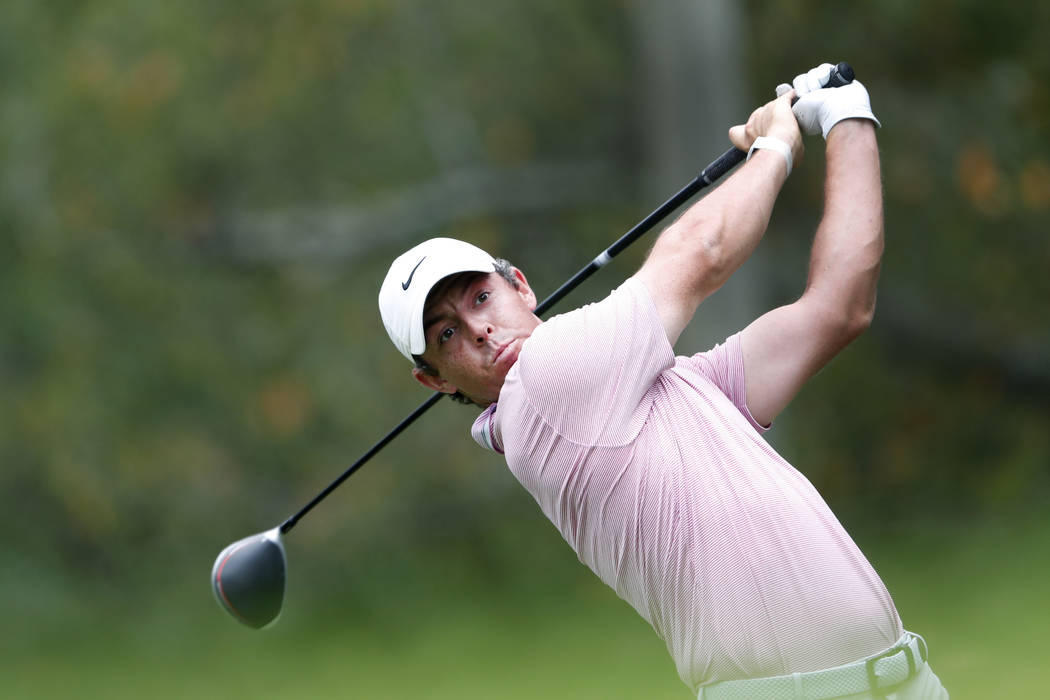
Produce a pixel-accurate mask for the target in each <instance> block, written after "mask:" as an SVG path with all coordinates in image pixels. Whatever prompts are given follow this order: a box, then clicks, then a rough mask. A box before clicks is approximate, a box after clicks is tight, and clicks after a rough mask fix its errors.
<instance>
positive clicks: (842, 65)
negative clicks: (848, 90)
mask: <svg viewBox="0 0 1050 700" xmlns="http://www.w3.org/2000/svg"><path fill="white" fill-rule="evenodd" d="M855 77H856V76H855V75H854V74H853V66H851V65H850V64H848V63H846V62H845V61H839V62H838V64H837V65H835V66H832V68H831V74H830V75H829V76H828V83H827V85H825V86H824V87H829V88H836V87H842V86H843V85H849V84H850V83H852V82H853V79H854V78H855ZM796 102H798V97H797V96H796V97H795V98H794V99H792V100H791V104H795V103H796Z"/></svg>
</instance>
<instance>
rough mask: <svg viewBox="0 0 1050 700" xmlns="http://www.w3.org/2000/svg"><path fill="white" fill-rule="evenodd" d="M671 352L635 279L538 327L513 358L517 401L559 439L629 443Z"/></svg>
mask: <svg viewBox="0 0 1050 700" xmlns="http://www.w3.org/2000/svg"><path fill="white" fill-rule="evenodd" d="M674 361H675V359H674V353H673V352H672V349H671V345H670V343H669V342H668V340H667V335H666V334H665V332H664V328H663V325H662V324H661V322H660V318H659V315H658V313H657V310H656V306H655V305H654V304H653V301H652V298H651V297H650V296H649V291H648V289H646V287H645V285H644V284H642V282H641V281H639V280H636V279H633V278H632V279H629V280H627V281H626V282H625V283H624V284H623V285H621V286H620V287H619V288H618V289H616V290H615V291H613V292H612V293H611V294H610V295H609V296H608V297H606V298H605V299H603V300H602V301H600V302H597V303H594V304H588V305H587V306H584V307H581V308H579V309H576V310H574V311H570V312H568V313H565V314H562V315H559V316H555V317H553V318H551V319H549V320H548V321H546V322H544V323H543V324H542V325H540V326H539V327H538V328H537V329H536V330H535V331H534V332H533V334H532V336H531V337H530V338H529V340H528V341H526V344H525V346H524V347H523V348H522V353H521V355H520V357H519V358H518V371H519V376H520V380H521V382H522V388H523V390H524V393H525V398H526V400H528V401H529V402H530V403H531V404H532V408H533V409H534V410H535V411H536V412H537V413H538V414H539V415H540V416H541V417H542V418H543V419H544V420H545V421H546V422H547V423H548V424H549V425H551V426H552V427H553V428H554V429H555V430H556V431H557V432H558V433H559V434H560V435H561V436H563V437H565V438H567V439H569V440H572V441H574V442H579V443H585V444H590V445H594V446H609V447H613V446H620V445H625V444H627V443H629V442H630V441H631V440H633V439H634V438H635V437H636V436H637V434H638V432H639V431H640V430H641V428H642V426H643V425H644V423H645V419H646V417H647V415H648V413H649V409H650V407H651V405H652V400H653V396H652V393H653V392H652V388H653V385H654V383H655V382H656V381H657V378H658V377H659V375H660V373H661V372H663V371H665V370H667V369H669V368H670V367H673V366H674Z"/></svg>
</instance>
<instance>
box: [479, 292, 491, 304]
mask: <svg viewBox="0 0 1050 700" xmlns="http://www.w3.org/2000/svg"><path fill="white" fill-rule="evenodd" d="M488 298H489V293H488V292H482V293H481V294H479V295H478V302H477V303H479V304H483V303H485V302H486V301H488Z"/></svg>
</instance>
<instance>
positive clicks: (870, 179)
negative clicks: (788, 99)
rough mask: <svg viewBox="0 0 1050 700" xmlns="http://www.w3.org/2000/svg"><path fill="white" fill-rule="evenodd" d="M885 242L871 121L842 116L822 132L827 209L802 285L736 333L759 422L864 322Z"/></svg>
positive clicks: (750, 400) (769, 418) (861, 328)
mask: <svg viewBox="0 0 1050 700" xmlns="http://www.w3.org/2000/svg"><path fill="white" fill-rule="evenodd" d="M836 89H837V88H836ZM882 250H883V220H882V182H881V176H880V170H879V153H878V146H877V144H876V140H875V126H874V124H873V123H872V122H871V121H868V120H866V119H846V120H845V121H841V122H839V123H837V124H836V125H835V126H834V127H833V128H832V129H831V131H830V132H829V133H828V134H827V174H826V181H825V195H824V216H823V218H822V219H821V222H820V225H819V226H818V228H817V233H816V237H815V239H814V241H813V249H812V253H811V255H810V264H809V278H808V280H807V283H806V290H805V292H804V293H803V295H802V297H801V298H800V299H799V300H798V301H796V302H795V303H793V304H790V305H788V306H783V307H780V308H778V309H774V310H773V311H770V312H769V313H767V314H765V315H763V316H761V317H760V318H759V319H757V320H756V321H754V322H753V323H752V324H751V325H749V326H748V327H747V328H746V329H744V331H743V334H742V336H741V346H742V350H743V354H744V373H745V377H746V382H747V385H746V386H747V406H748V409H749V410H750V411H751V415H752V416H754V418H755V420H757V421H758V422H759V423H760V424H762V425H768V424H769V423H771V422H772V421H773V418H774V417H775V416H776V415H777V414H779V413H780V411H781V410H782V409H783V408H784V407H785V406H787V404H788V403H789V402H790V401H791V399H792V398H794V396H795V394H797V393H798V391H799V389H801V387H802V385H803V384H804V383H805V382H806V381H807V380H808V379H809V378H810V377H812V376H813V375H814V374H816V372H817V371H818V370H819V369H820V368H821V367H823V366H824V365H825V364H827V363H828V362H829V361H830V360H831V358H832V357H834V356H835V354H837V353H838V352H839V351H840V350H842V348H844V347H845V346H846V345H847V344H849V343H850V342H851V341H852V340H853V339H854V338H856V337H857V336H858V335H860V333H862V332H863V331H864V330H865V329H866V328H867V327H868V325H869V323H870V322H871V318H872V315H873V314H874V311H875V290H876V284H877V281H878V274H879V262H880V259H881V257H882Z"/></svg>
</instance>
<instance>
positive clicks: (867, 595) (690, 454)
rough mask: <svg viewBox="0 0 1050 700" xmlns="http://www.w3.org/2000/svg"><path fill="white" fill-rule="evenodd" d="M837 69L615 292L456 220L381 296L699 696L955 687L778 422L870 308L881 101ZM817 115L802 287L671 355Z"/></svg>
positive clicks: (877, 247)
mask: <svg viewBox="0 0 1050 700" xmlns="http://www.w3.org/2000/svg"><path fill="white" fill-rule="evenodd" d="M830 70H831V66H830V64H824V65H822V66H819V67H817V68H815V69H813V70H812V71H809V72H808V73H804V74H802V75H799V76H798V77H796V78H795V80H794V85H793V89H792V86H788V85H782V86H780V87H778V89H777V93H778V94H779V95H780V97H778V98H777V99H776V100H774V101H772V102H770V103H768V104H766V105H764V106H763V107H760V108H759V109H757V110H755V112H754V113H753V114H752V115H751V116H750V118H749V119H748V121H747V123H746V124H745V125H741V126H734V127H733V128H732V129H730V131H729V137H730V140H731V141H732V143H733V145H735V146H736V147H737V148H740V149H741V150H745V151H749V157H748V160H747V162H746V163H744V164H743V165H742V166H741V167H740V168H739V169H738V170H737V171H736V172H735V173H734V174H733V175H732V176H731V177H729V178H728V179H727V180H726V181H725V182H724V183H723V184H721V185H720V186H719V187H718V188H717V189H715V190H714V191H713V192H712V193H711V194H709V195H708V196H707V197H705V198H703V199H701V200H700V201H699V202H697V203H696V204H694V205H693V206H691V207H690V208H689V209H688V210H687V211H686V212H685V213H684V214H683V215H682V216H681V217H680V218H679V219H678V220H677V221H676V222H675V223H674V224H672V225H671V226H669V227H668V228H667V229H666V230H664V231H663V232H662V234H661V235H660V237H659V238H658V239H657V241H656V243H655V244H654V246H653V248H652V250H651V251H650V253H649V255H648V257H647V259H646V260H645V263H644V264H643V265H642V266H641V268H640V269H639V270H638V272H637V273H636V274H635V275H634V276H632V277H631V278H629V279H628V280H627V281H626V282H624V283H623V285H622V286H620V287H619V288H618V289H616V290H614V291H613V292H612V293H611V294H609V296H608V297H606V298H605V299H604V300H602V301H600V302H598V303H594V304H589V305H587V306H584V307H582V308H579V309H576V310H574V311H571V312H568V313H565V314H562V315H559V316H555V317H553V318H551V319H549V320H547V321H545V322H544V321H541V320H540V319H539V318H538V317H537V316H536V315H535V314H534V313H533V309H535V307H536V295H535V294H534V293H533V291H532V289H531V288H530V286H529V283H528V281H527V279H526V277H525V275H524V274H523V273H522V272H521V271H520V270H518V269H517V268H514V267H513V266H511V265H510V264H509V263H507V262H506V261H503V260H497V259H494V258H493V257H492V256H490V255H489V254H488V253H486V252H484V251H482V250H480V249H478V248H475V247H474V246H472V245H469V244H467V243H464V242H460V241H455V240H452V239H447V238H438V239H432V240H429V241H427V242H425V243H422V244H421V245H419V246H416V247H415V248H413V249H411V250H409V251H408V252H406V253H405V254H404V255H402V256H400V257H399V258H398V259H397V260H396V261H394V263H393V265H392V266H391V268H390V271H389V273H388V275H387V277H386V280H385V281H384V283H383V287H382V289H381V291H380V295H379V303H380V311H381V314H382V317H383V322H384V325H385V326H386V328H387V331H388V333H389V335H390V337H391V339H392V340H393V342H394V345H396V346H397V348H398V350H400V351H401V353H402V354H404V355H405V356H406V357H408V358H409V359H410V360H412V361H413V362H414V363H415V368H414V369H413V374H414V376H415V378H416V379H417V380H418V381H420V382H421V383H423V384H424V385H426V386H427V387H429V388H431V389H435V390H437V391H442V392H446V393H450V394H453V395H455V396H456V397H457V398H460V399H461V400H464V401H469V402H472V403H475V404H477V405H479V406H481V407H482V408H483V409H484V410H483V412H482V413H481V415H480V416H479V417H478V419H477V421H476V422H475V423H474V425H473V428H472V434H473V436H474V438H475V440H477V441H478V442H479V443H480V444H481V445H482V446H484V447H487V448H489V449H492V450H495V451H496V452H499V453H501V454H503V455H504V456H505V458H506V460H507V465H508V466H509V468H510V470H511V472H513V474H514V476H515V477H516V478H517V479H518V480H519V481H520V482H521V484H522V485H523V486H524V487H525V488H526V489H527V490H528V491H529V492H530V493H531V494H532V495H533V497H534V498H535V499H536V501H537V503H538V504H539V505H540V508H541V509H542V510H543V512H544V514H545V515H546V516H547V517H548V518H549V519H550V520H551V521H552V522H553V523H554V525H555V526H556V527H557V528H558V530H559V531H560V532H561V534H562V536H563V537H564V538H565V540H566V541H567V542H568V543H569V545H570V546H571V547H572V548H573V549H574V550H575V551H576V553H577V555H578V556H579V558H580V560H581V561H582V562H584V563H585V564H586V565H587V566H589V567H590V568H591V569H592V570H593V571H594V572H595V573H596V574H597V575H598V576H599V577H600V578H601V580H602V581H604V582H605V583H606V584H608V585H609V586H611V587H612V588H613V589H614V590H615V591H616V593H617V594H618V595H619V596H620V597H622V598H623V599H624V600H626V601H627V602H628V603H630V604H631V605H632V606H633V607H634V608H635V610H637V611H638V613H639V614H641V615H642V617H644V618H645V619H646V620H647V621H648V622H649V623H650V624H651V625H652V626H653V628H654V629H655V630H656V632H657V634H659V635H660V637H661V638H663V639H664V640H665V641H666V643H667V648H668V651H669V652H670V654H671V656H672V657H673V658H674V661H675V664H676V666H677V669H678V673H679V675H680V676H681V678H682V680H683V681H685V683H686V684H687V685H689V687H690V688H691V689H692V690H693V692H694V693H697V694H698V695H699V697H700V698H704V699H705V700H720V699H723V698H770V699H772V698H785V699H789V698H845V697H848V698H899V699H912V698H922V699H926V698H930V699H941V698H947V697H948V695H947V693H946V692H945V691H944V689H943V688H942V687H941V683H940V681H939V680H938V679H937V677H936V676H935V675H934V673H933V671H932V670H931V669H930V667H929V665H928V664H927V648H926V644H925V642H924V641H923V640H922V639H921V638H920V637H918V636H917V635H914V634H911V633H909V632H907V631H905V629H904V627H903V626H902V623H901V620H900V618H899V616H898V614H897V610H896V608H895V607H894V604H893V600H892V599H891V597H890V595H889V593H888V591H887V590H886V587H885V586H884V585H883V583H882V581H881V580H880V579H879V576H878V575H877V574H876V573H875V571H874V569H873V568H872V566H871V564H870V563H869V562H868V561H867V559H866V558H865V557H864V555H863V554H862V553H861V552H860V550H859V549H858V548H857V546H856V544H855V543H854V542H853V540H852V539H851V538H850V537H849V535H848V534H846V532H845V530H844V529H843V527H842V525H841V524H840V523H839V522H838V520H837V519H836V518H835V516H834V515H833V514H832V512H831V510H830V509H829V508H828V506H827V504H825V503H824V501H823V499H822V498H821V497H820V495H819V494H818V493H817V491H816V490H815V489H814V488H813V486H812V485H811V484H810V483H809V481H808V480H807V479H806V478H805V477H804V476H803V475H802V474H801V473H799V472H798V471H796V470H795V469H794V468H793V467H792V466H791V465H790V464H788V463H787V462H786V461H785V460H784V459H783V458H782V457H781V456H780V455H778V454H777V453H776V452H775V451H774V450H773V449H772V448H771V447H770V446H769V444H768V443H766V441H765V440H764V439H763V438H762V434H763V433H764V432H765V431H766V430H768V429H769V427H770V425H771V424H772V422H773V420H774V418H775V417H776V416H777V414H779V413H780V412H781V410H783V409H784V407H785V406H787V404H788V403H789V402H790V401H791V399H792V398H793V397H794V396H795V394H796V393H797V392H798V391H799V389H800V388H801V387H802V385H803V384H804V383H805V382H806V380H808V379H809V378H810V377H812V376H813V375H814V374H815V373H816V372H817V371H818V370H820V368H821V367H823V366H824V365H826V364H827V363H828V361H830V360H831V358H833V357H834V356H835V355H836V354H837V353H838V352H839V351H841V350H842V349H843V348H844V347H845V346H846V345H847V344H849V343H850V341H852V340H853V339H854V338H856V337H857V336H858V335H859V334H860V333H861V332H862V331H863V330H864V329H865V328H866V327H867V326H868V324H869V323H870V321H871V318H872V314H873V311H874V307H875V288H876V281H877V278H878V271H879V262H880V258H881V256H882V249H883V220H882V193H881V181H880V172H879V156H878V148H877V144H876V138H875V128H876V126H877V125H878V122H877V120H876V118H875V115H874V114H873V113H872V111H871V108H870V102H869V98H868V93H867V91H866V90H865V88H864V87H863V85H861V84H860V83H859V82H853V83H852V84H850V85H847V86H844V87H838V88H824V87H822V86H823V85H825V84H826V83H827V81H828V76H829V74H830ZM796 95H797V96H798V97H799V100H798V102H797V103H796V104H795V106H794V107H792V102H791V99H792V98H793V97H795V96H796ZM800 129H801V130H800ZM802 131H805V132H806V133H812V134H816V133H822V134H823V136H824V139H825V140H826V151H827V156H826V162H827V166H826V167H827V175H826V183H825V204H824V214H823V217H822V219H821V221H820V224H819V226H818V228H817V232H816V236H815V238H814V241H813V244H812V252H811V257H810V264H809V278H808V281H807V284H806V288H805V292H804V293H803V294H802V296H801V297H800V298H799V299H798V300H797V301H795V302H794V303H792V304H788V305H787V306H783V307H780V308H777V309H773V310H772V311H769V312H768V313H766V314H764V315H762V316H760V317H759V318H758V319H756V320H755V321H753V322H752V323H751V324H750V325H748V326H747V327H746V328H744V329H743V330H742V331H740V332H739V333H737V334H735V335H733V336H731V337H729V338H727V339H726V340H725V341H724V342H723V343H722V344H719V345H717V346H716V347H714V348H713V349H711V350H708V351H707V352H702V353H699V354H696V355H691V356H679V357H676V356H675V355H674V353H673V352H672V346H673V345H674V343H675V342H676V341H677V339H678V337H679V335H680V334H681V333H682V330H683V329H684V328H685V326H686V324H688V323H689V322H690V320H691V319H692V318H693V316H694V315H695V314H696V312H697V310H698V308H700V306H701V304H702V302H703V301H704V300H705V299H706V298H707V297H708V296H710V295H711V294H713V293H714V292H715V291H716V290H717V289H718V288H719V287H721V286H722V285H723V284H724V283H725V281H726V280H727V279H728V278H729V276H730V275H731V274H733V272H734V271H735V270H737V269H738V268H739V267H740V265H741V264H742V263H743V262H744V261H745V260H747V258H748V257H749V256H750V255H751V253H752V252H753V251H754V250H755V248H756V246H757V245H758V243H759V241H760V239H761V238H762V235H763V233H764V232H765V230H766V227H767V224H768V222H769V218H770V214H771V213H772V209H773V203H774V201H775V200H776V198H777V195H778V193H779V192H780V189H781V187H782V186H783V184H784V181H785V180H786V178H787V177H788V175H789V174H790V172H791V169H792V167H793V164H794V163H795V162H796V161H798V159H799V156H800V155H801V153H802V133H801V132H802Z"/></svg>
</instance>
